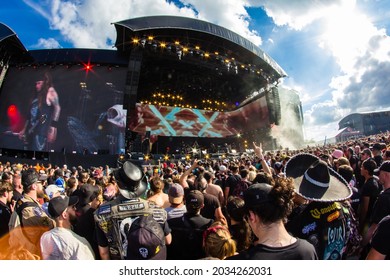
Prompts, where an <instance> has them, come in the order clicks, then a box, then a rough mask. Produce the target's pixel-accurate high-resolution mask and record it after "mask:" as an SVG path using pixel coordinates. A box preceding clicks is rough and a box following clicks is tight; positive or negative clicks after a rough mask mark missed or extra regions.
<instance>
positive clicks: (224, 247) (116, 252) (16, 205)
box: [0, 133, 390, 260]
mask: <svg viewBox="0 0 390 280" xmlns="http://www.w3.org/2000/svg"><path fill="white" fill-rule="evenodd" d="M389 144H390V134H389V133H383V134H379V135H373V136H370V137H365V138H361V139H354V140H350V141H347V142H343V143H337V144H328V145H326V146H321V147H320V146H315V147H307V148H305V149H301V150H294V151H293V150H288V149H284V150H283V149H281V150H278V151H263V149H262V146H261V144H257V143H253V151H254V153H253V154H243V155H241V156H239V157H234V158H233V157H232V158H229V157H226V158H219V159H209V160H199V159H193V160H191V161H185V162H181V161H176V162H173V161H164V162H161V163H159V164H158V165H157V166H150V165H145V166H141V165H138V163H137V162H134V161H126V162H124V163H123V165H122V166H121V167H119V168H110V167H109V166H106V167H102V166H100V167H90V168H88V169H85V168H84V167H82V166H78V167H71V168H68V167H67V166H66V165H64V166H62V167H58V166H51V165H50V164H48V165H47V166H44V165H40V164H37V165H36V166H28V165H27V164H23V163H20V164H10V163H2V164H0V174H1V182H0V248H1V249H0V259H44V260H48V259H86V260H94V259H96V260H99V259H102V260H108V259H118V260H120V259H160V260H164V259H170V260H175V259H181V260H195V259H220V260H225V259H226V260H235V259H266V260H279V259H280V260H295V259H303V260H317V259H324V260H325V259H334V260H337V259H388V258H390V251H389V250H390V240H389V239H388V238H387V236H388V232H389V231H390V223H389V221H390V191H389V189H390V146H389Z"/></svg>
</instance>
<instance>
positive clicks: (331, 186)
mask: <svg viewBox="0 0 390 280" xmlns="http://www.w3.org/2000/svg"><path fill="white" fill-rule="evenodd" d="M285 173H286V176H287V178H293V180H294V188H295V194H296V195H297V196H298V197H300V198H302V199H304V200H305V204H304V205H303V207H302V209H301V212H300V213H298V214H297V215H295V216H294V217H290V219H289V221H288V222H287V224H286V228H287V230H288V231H289V232H290V233H291V234H292V235H293V236H295V237H298V238H302V239H306V240H307V241H309V242H310V243H312V244H313V245H314V247H315V249H316V252H317V255H318V258H319V259H324V260H327V259H331V260H336V259H342V258H343V257H344V256H343V254H344V251H345V248H346V247H347V241H348V236H349V235H348V227H347V218H346V216H345V215H344V213H343V211H344V208H343V207H342V204H341V203H340V202H343V201H345V200H347V199H348V198H349V197H351V195H352V190H351V188H350V187H349V186H348V183H347V182H346V181H345V180H344V178H343V177H342V176H341V175H340V174H338V173H337V172H336V171H334V170H333V169H332V168H329V167H328V165H327V163H326V162H324V161H322V160H321V159H319V158H318V157H316V156H314V155H312V154H304V153H302V154H298V155H295V156H293V157H292V158H291V159H290V160H289V161H288V162H287V164H286V168H285Z"/></svg>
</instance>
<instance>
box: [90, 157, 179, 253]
mask: <svg viewBox="0 0 390 280" xmlns="http://www.w3.org/2000/svg"><path fill="white" fill-rule="evenodd" d="M112 174H113V176H114V178H115V180H116V182H117V184H118V187H119V194H118V196H117V197H116V198H115V199H114V200H111V201H108V202H105V203H103V204H102V205H100V206H99V208H98V209H96V211H95V212H94V219H95V222H96V225H97V226H96V236H97V243H98V246H99V247H98V248H99V253H100V256H101V258H102V259H103V260H106V259H119V260H120V259H122V260H124V259H125V258H126V254H127V246H128V241H127V237H126V234H125V232H124V229H126V228H129V227H130V225H131V222H132V221H133V220H134V219H135V218H137V217H139V216H141V215H150V214H152V215H153V218H154V219H155V220H156V221H157V222H158V223H159V224H161V225H163V228H164V233H165V238H166V244H169V243H170V241H171V234H170V229H169V226H168V224H167V223H166V220H167V212H166V211H165V210H164V209H163V208H162V207H159V206H157V205H156V204H155V203H154V202H151V201H147V200H144V199H142V198H141V196H142V195H143V194H144V193H145V191H146V189H147V179H146V176H145V174H144V173H143V172H142V169H141V168H140V167H139V166H138V165H136V164H134V163H132V162H131V161H126V162H125V163H123V165H122V167H120V168H117V169H115V170H113V171H112Z"/></svg>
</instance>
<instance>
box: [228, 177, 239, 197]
mask: <svg viewBox="0 0 390 280" xmlns="http://www.w3.org/2000/svg"><path fill="white" fill-rule="evenodd" d="M239 181H241V176H240V175H238V174H235V175H231V176H229V177H228V178H227V179H226V183H225V188H229V196H230V195H232V193H233V191H234V188H235V187H236V186H237V184H238V182H239Z"/></svg>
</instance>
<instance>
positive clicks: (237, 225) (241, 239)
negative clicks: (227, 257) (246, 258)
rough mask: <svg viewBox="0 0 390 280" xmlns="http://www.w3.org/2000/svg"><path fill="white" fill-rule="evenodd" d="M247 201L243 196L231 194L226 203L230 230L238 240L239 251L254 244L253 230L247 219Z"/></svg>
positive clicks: (237, 247)
mask: <svg viewBox="0 0 390 280" xmlns="http://www.w3.org/2000/svg"><path fill="white" fill-rule="evenodd" d="M244 206H245V202H244V200H243V199H242V198H239V197H234V196H231V197H229V199H228V203H227V205H226V211H227V218H228V222H229V231H230V233H231V235H232V238H233V239H234V240H235V241H236V250H237V252H242V251H244V250H246V249H248V248H249V246H250V245H251V244H252V241H253V238H252V230H251V228H250V226H249V224H248V222H247V220H246V219H245V209H244Z"/></svg>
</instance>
